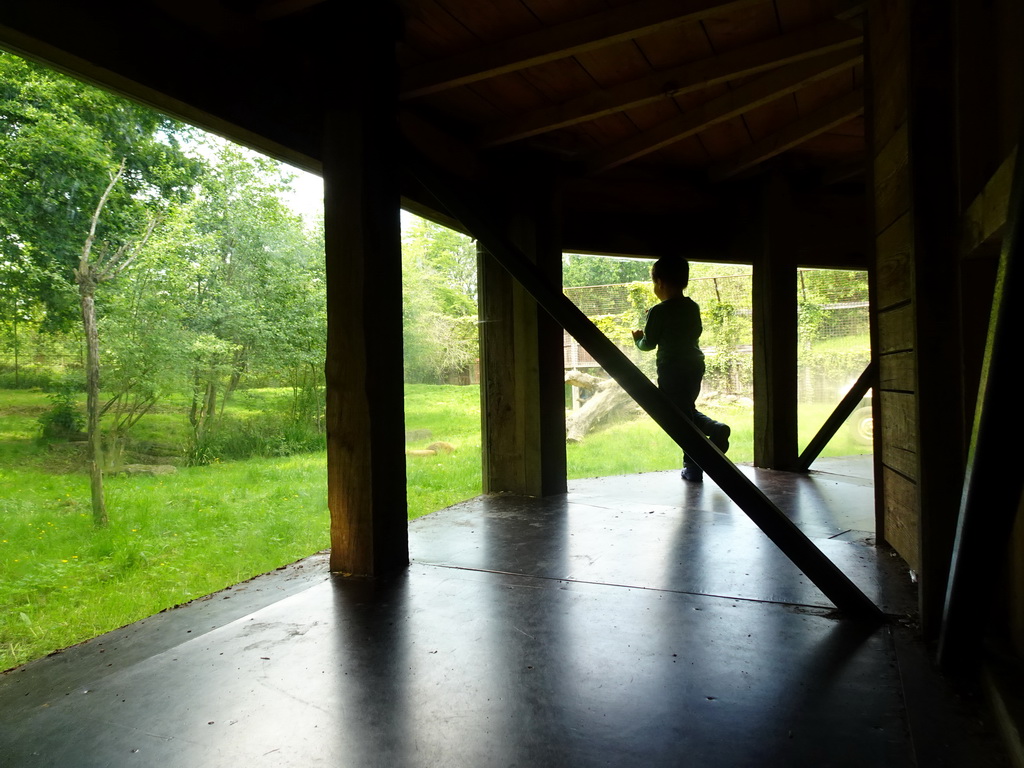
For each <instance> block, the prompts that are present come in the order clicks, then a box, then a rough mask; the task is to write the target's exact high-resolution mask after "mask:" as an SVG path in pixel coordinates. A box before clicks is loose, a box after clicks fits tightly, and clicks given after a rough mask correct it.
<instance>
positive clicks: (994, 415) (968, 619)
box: [938, 153, 1024, 669]
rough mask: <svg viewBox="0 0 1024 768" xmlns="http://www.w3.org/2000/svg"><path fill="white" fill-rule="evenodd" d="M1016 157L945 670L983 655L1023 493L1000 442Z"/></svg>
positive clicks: (1008, 348) (1023, 177)
mask: <svg viewBox="0 0 1024 768" xmlns="http://www.w3.org/2000/svg"><path fill="white" fill-rule="evenodd" d="M1017 155H1018V156H1017V157H1016V158H1015V165H1014V168H1015V170H1014V171H1013V172H1012V175H1013V177H1014V178H1013V181H1012V187H1013V190H1012V208H1011V210H1010V213H1009V215H1008V232H1007V236H1006V238H1005V239H1004V241H1003V248H1002V253H1001V256H1000V260H999V274H998V277H997V279H996V291H995V298H994V302H993V305H992V314H991V321H990V323H989V333H988V339H987V342H986V346H985V364H984V365H983V366H982V379H981V385H980V393H979V397H978V406H977V409H976V410H975V416H974V429H973V432H972V434H971V444H970V451H969V454H968V459H967V471H966V474H965V481H964V486H963V493H962V495H961V497H960V508H959V514H958V517H957V525H956V536H955V539H954V544H953V553H952V558H951V565H950V576H949V584H948V587H947V589H946V593H945V600H944V604H943V615H942V625H941V632H940V636H939V653H938V657H939V662H940V664H941V665H942V666H943V667H945V668H946V669H957V668H962V667H964V666H965V665H969V664H971V663H977V662H978V661H979V660H980V658H981V657H982V655H983V654H982V652H981V649H982V644H983V640H984V630H985V629H986V628H987V626H988V623H989V620H990V618H991V613H992V610H993V608H992V605H993V591H994V590H993V585H994V584H999V583H1000V580H1001V579H1003V580H1005V579H1006V574H1005V571H1004V564H1005V559H1006V557H1007V553H1008V549H1007V542H1008V541H1009V540H1010V538H1011V534H1012V531H1013V526H1014V522H1015V520H1016V518H1017V516H1018V509H1019V506H1020V503H1021V494H1022V493H1024V484H1022V477H1024V475H1022V474H1021V471H1020V462H1019V460H1018V458H1017V455H1016V452H1015V451H1012V450H1011V451H1008V450H1006V443H1005V441H1006V436H1007V435H1012V434H1019V433H1020V430H1021V429H1022V428H1024V416H1022V412H1021V409H1020V404H1019V401H1020V394H1019V390H1020V386H1019V384H1018V376H1019V374H1018V368H1017V366H1018V364H1019V357H1020V333H1021V328H1022V327H1024V301H1022V298H1024V230H1022V228H1021V227H1022V224H1024V153H1017Z"/></svg>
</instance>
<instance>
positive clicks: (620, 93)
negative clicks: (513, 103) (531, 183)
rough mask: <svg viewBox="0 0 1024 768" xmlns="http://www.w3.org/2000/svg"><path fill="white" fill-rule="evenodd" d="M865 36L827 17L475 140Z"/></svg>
mask: <svg viewBox="0 0 1024 768" xmlns="http://www.w3.org/2000/svg"><path fill="white" fill-rule="evenodd" d="M863 40H864V35H863V33H862V32H861V31H859V30H857V29H855V28H854V27H851V26H850V25H848V24H844V23H842V22H839V21H834V20H829V21H826V22H824V23H823V24H817V25H815V26H812V27H806V28H804V29H801V30H798V31H796V32H791V33H789V34H786V35H782V36H780V37H776V38H772V39H771V40H764V41H762V42H759V43H754V44H753V45H748V46H745V47H743V48H739V49H737V50H734V51H729V52H728V53H723V54H721V55H719V56H711V57H709V58H706V59H701V60H699V61H694V62H691V63H689V64H685V65H683V66H680V67H673V68H672V69H666V70H662V71H660V72H652V73H650V74H649V75H647V76H645V77H642V78H639V79H637V80H632V81H630V82H628V83H622V84H621V85H618V86H615V87H613V88H607V89H604V90H595V91H592V92H590V93H587V94H585V95H583V96H580V97H578V98H575V99H572V100H570V101H567V102H564V103H562V104H556V105H553V106H551V107H548V108H545V109H541V110H537V111H536V112H531V113H529V114H526V115H522V116H521V117H519V118H516V119H513V120H509V121H502V122H500V123H497V124H495V125H493V126H492V127H490V128H488V129H486V130H485V131H483V132H482V133H481V137H480V142H479V143H480V146H483V147H493V146H497V145H500V144H506V143H508V142H511V141H518V140H520V139H525V138H529V137H530V136H536V135H538V134H541V133H546V132H547V131H553V130H556V129H558V128H564V127H566V126H569V125H575V124H577V123H581V122H585V121H587V120H596V119H597V118H599V117H603V116H604V115H608V114H612V113H614V112H618V111H621V110H623V109H629V108H631V107H636V106H639V105H641V104H647V103H649V102H652V101H659V100H661V99H665V98H672V97H673V96H678V95H680V94H683V93H690V92H691V91H697V90H700V89H702V88H707V87H709V86H712V85H717V84H719V83H723V82H727V81H729V80H733V79H735V78H738V77H744V76H747V75H755V74H758V73H760V72H764V71H765V70H768V69H773V68H775V67H780V66H783V65H785V64H791V63H793V62H796V61H802V60H803V59H807V58H811V57H814V56H820V55H822V54H825V53H830V52H831V51H836V50H841V49H843V48H847V47H850V46H853V45H857V44H859V43H861V42H863Z"/></svg>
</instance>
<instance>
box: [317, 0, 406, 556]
mask: <svg viewBox="0 0 1024 768" xmlns="http://www.w3.org/2000/svg"><path fill="white" fill-rule="evenodd" d="M378 9H381V10H383V9H382V8H381V7H380V6H378ZM341 20H342V19H341V17H340V15H339V16H338V17H335V21H341ZM366 21H367V23H366V24H363V25H361V26H360V32H359V39H358V40H356V39H355V36H353V38H352V40H351V41H350V42H351V43H352V44H351V46H348V47H346V46H339V48H340V49H341V50H339V51H338V53H337V55H338V60H337V61H330V60H329V61H328V62H326V63H325V65H324V66H325V68H328V69H329V70H333V73H334V74H336V75H337V76H339V77H341V76H343V75H344V73H346V72H348V71H350V69H351V67H352V66H353V65H354V64H355V63H356V62H359V63H360V64H363V65H365V66H367V67H368V68H369V69H371V70H373V71H375V72H378V73H386V72H387V71H388V70H389V69H390V70H392V71H393V70H394V67H395V63H394V59H393V57H394V41H393V40H392V39H391V38H390V37H389V34H388V33H389V32H390V30H389V29H388V25H387V24H386V22H387V18H386V17H385V16H384V15H383V14H382V15H381V16H380V17H377V18H370V19H367V20H366ZM374 21H376V22H378V23H377V24H374V23H372V22H374ZM327 79H328V78H326V77H325V80H327ZM355 83H356V84H355V85H354V86H353V88H352V90H351V91H346V93H345V94H344V96H341V95H337V96H336V99H335V100H334V101H333V103H329V104H326V106H327V109H326V119H325V125H324V129H323V137H324V147H323V158H324V161H323V168H324V233H325V246H326V266H327V357H326V362H325V366H324V372H325V376H326V403H327V417H326V423H327V505H328V508H329V510H330V515H331V563H330V567H331V570H332V571H334V572H338V573H342V574H346V575H352V576H381V575H385V574H388V573H392V572H394V571H397V570H399V569H401V568H404V567H405V566H407V565H408V563H409V544H408V541H409V540H408V520H407V507H406V490H405V487H406V483H405V455H404V445H405V440H404V430H405V424H404V393H403V386H402V381H403V371H402V251H401V226H400V222H399V192H398V171H397V165H396V162H397V158H396V157H395V153H394V146H395V143H396V142H397V134H398V131H397V127H396V119H395V114H396V111H397V100H396V99H395V98H394V92H391V93H388V92H387V91H386V90H385V89H381V88H377V87H376V86H375V84H374V81H372V80H371V79H369V78H367V79H365V80H363V81H360V80H358V79H357V80H356V81H355ZM327 101H330V100H329V99H328V100H327Z"/></svg>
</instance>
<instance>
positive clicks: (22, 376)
mask: <svg viewBox="0 0 1024 768" xmlns="http://www.w3.org/2000/svg"><path fill="white" fill-rule="evenodd" d="M56 379H57V376H56V375H55V374H53V373H52V372H50V371H35V370H28V371H25V370H22V371H18V373H17V375H15V373H14V371H2V372H0V389H43V390H46V389H52V388H53V387H54V386H55V385H56Z"/></svg>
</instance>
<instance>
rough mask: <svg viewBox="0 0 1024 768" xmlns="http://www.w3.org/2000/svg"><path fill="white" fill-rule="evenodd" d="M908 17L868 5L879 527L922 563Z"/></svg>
mask: <svg viewBox="0 0 1024 768" xmlns="http://www.w3.org/2000/svg"><path fill="white" fill-rule="evenodd" d="M907 21H908V19H907V7H906V1H905V0H893V1H892V2H889V1H881V0H880V1H879V2H873V3H871V4H870V6H869V11H868V23H869V32H868V37H867V40H868V54H867V56H868V59H867V61H868V68H869V73H871V75H872V79H871V81H870V82H871V90H870V94H869V97H868V98H869V103H868V108H867V115H868V139H869V141H868V148H869V150H868V151H869V155H870V157H869V168H870V177H871V186H872V190H873V194H872V195H870V200H871V203H870V208H869V220H870V226H871V233H872V236H873V239H874V245H875V258H874V280H873V281H872V288H873V292H874V296H873V299H874V300H873V305H874V307H875V316H874V327H873V331H874V334H875V339H874V340H873V341H874V344H873V346H874V349H875V350H876V354H877V356H878V362H879V385H878V388H877V391H876V392H875V400H876V401H877V405H876V409H877V410H876V415H877V416H878V417H879V418H878V419H877V420H876V424H877V427H876V430H875V434H876V435H877V445H876V450H875V463H876V466H875V481H876V482H875V487H876V489H877V501H878V503H877V505H876V506H877V509H878V510H879V513H880V514H879V517H880V520H879V523H880V525H879V534H880V535H881V536H882V537H884V539H885V540H886V541H887V542H888V543H889V544H891V545H892V546H893V547H894V548H895V549H896V551H897V552H899V554H900V555H902V556H903V558H904V559H905V560H906V561H907V563H908V564H909V565H910V567H911V568H912V569H915V570H916V569H918V568H919V567H920V555H919V551H918V505H917V475H918V473H917V458H918V457H917V444H916V429H915V424H916V414H915V411H916V401H915V386H916V385H915V381H916V371H915V363H916V357H915V354H914V336H915V334H914V330H915V329H914V321H913V307H912V296H913V287H912V278H913V247H912V239H913V238H912V227H911V214H910V173H909V168H908V146H907V136H908V132H907V131H908V129H907V50H908V45H909V38H908V29H907V27H908V23H907ZM880 73H885V76H884V77H883V76H881V74H880Z"/></svg>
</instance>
